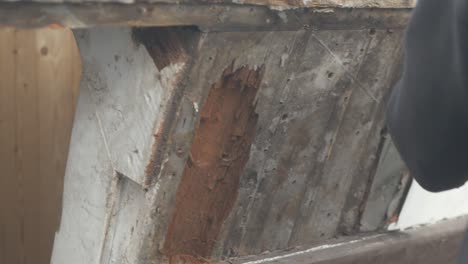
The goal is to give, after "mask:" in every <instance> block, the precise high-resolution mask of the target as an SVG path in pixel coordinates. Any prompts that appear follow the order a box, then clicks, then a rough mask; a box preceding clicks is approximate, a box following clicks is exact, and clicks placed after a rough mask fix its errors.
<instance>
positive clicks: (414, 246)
mask: <svg viewBox="0 0 468 264" xmlns="http://www.w3.org/2000/svg"><path fill="white" fill-rule="evenodd" d="M467 221H468V218H467V217H462V218H458V219H451V220H445V221H443V222H440V223H437V224H432V225H428V226H425V227H418V228H416V229H412V230H406V231H401V232H392V233H383V234H370V235H367V236H358V237H349V238H345V239H338V240H334V241H328V242H327V243H323V244H321V245H317V246H316V247H309V248H307V247H300V248H297V249H293V250H289V251H286V252H276V253H268V254H264V255H262V256H256V257H251V258H244V259H231V260H230V261H226V262H220V263H221V264H227V263H229V264H260V263H262V264H273V263H274V264H349V263H361V264H362V263H365V264H368V263H369V264H370V263H379V264H395V263H398V264H439V263H447V264H455V263H457V259H458V257H459V256H460V255H461V251H460V249H461V244H462V239H463V237H464V234H465V228H466V223H467Z"/></svg>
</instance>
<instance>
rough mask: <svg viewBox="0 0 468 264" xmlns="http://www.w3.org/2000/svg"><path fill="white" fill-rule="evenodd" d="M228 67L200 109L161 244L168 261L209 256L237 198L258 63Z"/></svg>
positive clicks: (252, 123)
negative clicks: (188, 155) (167, 226)
mask: <svg viewBox="0 0 468 264" xmlns="http://www.w3.org/2000/svg"><path fill="white" fill-rule="evenodd" d="M233 67H234V66H233V65H231V66H230V67H228V68H227V69H226V70H224V72H223V75H222V77H221V79H220V80H219V81H218V82H216V83H215V84H214V85H213V86H212V87H211V90H210V93H209V95H208V97H207V99H206V102H205V103H204V106H203V108H202V109H201V113H200V124H199V127H198V128H197V130H196V131H195V136H194V140H193V143H192V146H191V150H190V158H189V159H188V161H187V163H186V166H185V170H184V173H183V176H182V180H181V183H180V185H179V187H178V190H177V194H176V204H175V209H174V211H173V214H172V218H171V221H170V224H169V228H168V232H167V234H166V239H165V244H164V249H163V251H164V254H165V255H166V256H167V257H168V258H169V260H170V262H171V263H178V262H177V261H180V260H183V259H184V258H186V257H187V256H190V258H191V259H192V260H191V261H192V262H191V263H196V262H193V261H194V259H203V258H205V257H206V258H209V257H210V256H211V253H212V250H213V248H214V246H215V243H216V239H217V237H218V234H219V232H220V230H221V227H222V224H223V222H224V220H225V219H226V218H227V216H228V215H229V213H230V212H231V209H232V207H233V205H234V202H235V201H236V198H237V192H238V186H239V181H240V177H241V174H242V172H243V170H244V167H245V164H246V162H247V160H248V159H249V152H250V146H251V144H252V141H253V139H254V136H255V129H256V123H257V120H258V115H257V114H256V113H255V98H256V94H257V91H258V89H259V87H260V83H261V79H262V76H263V67H261V68H258V69H250V68H248V67H241V68H239V69H237V70H234V69H233ZM203 261H204V260H203Z"/></svg>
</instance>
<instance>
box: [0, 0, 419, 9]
mask: <svg viewBox="0 0 468 264" xmlns="http://www.w3.org/2000/svg"><path fill="white" fill-rule="evenodd" d="M2 1H5V0H2ZM13 1H15V2H22V1H24V0H13ZM34 2H40V3H54V4H57V3H67V2H73V3H80V2H81V3H127V4H131V3H135V2H137V1H135V0H34ZM152 2H154V3H164V4H174V1H172V0H153V1H152ZM179 3H184V4H192V5H193V4H203V5H207V4H234V5H258V6H268V7H271V8H301V7H375V8H382V7H384V8H407V7H413V6H414V5H415V4H416V0H243V1H236V0H179V1H177V4H179Z"/></svg>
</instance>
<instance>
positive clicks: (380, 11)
mask: <svg viewBox="0 0 468 264" xmlns="http://www.w3.org/2000/svg"><path fill="white" fill-rule="evenodd" d="M308 2H312V1H308ZM346 2H348V1H346ZM352 2H354V1H352ZM403 2H404V3H403ZM343 3H344V1H343ZM347 5H349V6H353V4H352V3H351V2H349V3H348V4H347ZM359 7H360V8H339V7H333V6H331V7H328V8H324V7H313V5H312V6H311V7H305V8H298V9H284V10H283V9H272V8H269V7H268V6H263V5H259V6H253V5H247V4H246V5H237V4H229V3H226V2H219V3H212V4H206V3H205V4H190V2H189V1H186V2H184V3H181V4H173V3H172V2H171V4H165V3H151V4H148V3H136V4H131V5H122V4H113V3H107V2H106V3H100V4H98V5H96V4H94V5H93V4H76V3H74V4H72V3H66V4H41V3H34V2H28V3H25V2H19V3H6V2H0V24H3V25H13V26H18V27H41V26H47V25H50V24H52V25H53V26H54V27H57V26H65V27H69V28H87V27H94V26H109V25H113V26H135V27H143V26H144V27H147V26H196V27H198V28H199V29H200V30H202V31H280V30H300V29H315V30H327V29H363V28H377V29H387V28H392V29H402V28H404V27H405V25H406V23H407V21H408V18H409V15H410V10H411V7H412V5H410V4H408V3H407V1H403V0H402V2H401V3H400V4H399V5H395V6H385V5H381V6H380V8H372V7H365V6H364V7H363V6H361V5H359ZM397 7H398V8H397Z"/></svg>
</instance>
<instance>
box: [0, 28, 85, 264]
mask: <svg viewBox="0 0 468 264" xmlns="http://www.w3.org/2000/svg"><path fill="white" fill-rule="evenodd" d="M0 34H1V37H0V38H1V39H2V40H6V41H5V42H3V41H2V43H9V42H10V41H12V42H13V43H14V46H10V47H7V48H6V49H5V48H3V49H2V50H6V53H8V51H9V52H10V53H11V54H13V56H9V57H6V58H3V57H2V65H9V67H8V69H7V68H2V69H3V70H2V71H1V72H0V74H1V76H2V80H3V81H2V83H1V86H0V90H1V91H3V94H2V97H1V99H0V100H2V102H1V105H5V106H8V105H11V102H13V103H14V105H15V107H14V109H10V111H2V112H1V116H0V118H1V119H2V120H11V121H10V122H7V123H6V124H3V126H4V128H5V129H2V131H14V134H13V133H11V132H10V133H9V134H3V136H2V137H1V140H2V143H1V144H0V146H1V147H0V149H2V153H3V155H2V157H9V159H10V160H8V159H7V158H5V159H3V158H2V159H1V160H0V167H1V168H2V174H1V175H0V178H1V179H2V182H3V183H5V184H2V185H1V186H0V189H1V191H0V192H1V193H4V195H5V196H7V199H5V200H2V201H0V203H1V204H2V214H6V215H9V217H6V219H7V220H8V219H11V222H10V221H8V222H6V223H2V227H3V228H5V229H7V230H12V231H14V230H15V229H16V228H15V226H16V225H19V229H18V230H16V232H12V231H10V232H11V233H8V234H2V240H3V241H6V242H5V243H6V244H7V245H9V246H8V248H5V247H2V248H0V250H1V251H0V255H4V256H7V260H10V261H7V262H6V263H49V261H50V255H51V250H52V245H53V241H54V237H55V232H56V231H57V230H58V226H59V222H60V215H61V209H60V208H61V203H62V189H63V176H64V173H65V166H66V162H67V153H68V145H69V139H70V135H71V129H72V124H73V117H74V111H75V104H76V98H77V94H78V88H79V81H80V72H81V64H80V57H79V52H78V49H77V46H76V44H75V40H74V37H73V33H72V32H71V31H70V30H65V29H61V30H52V29H39V30H15V29H10V28H3V29H1V31H0ZM2 54H4V53H2ZM9 79H10V81H6V80H9ZM9 90H12V92H10V93H8V94H6V93H7V92H8V91H9ZM2 128H3V127H2ZM10 142H11V143H10ZM11 144H13V148H11V147H8V145H11ZM4 146H5V148H4ZM12 165H13V166H14V167H12ZM3 168H5V169H3ZM15 222H16V223H18V224H15ZM8 241H13V243H11V244H10V243H9V242H8ZM14 241H19V243H14ZM18 261H19V262H18Z"/></svg>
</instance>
